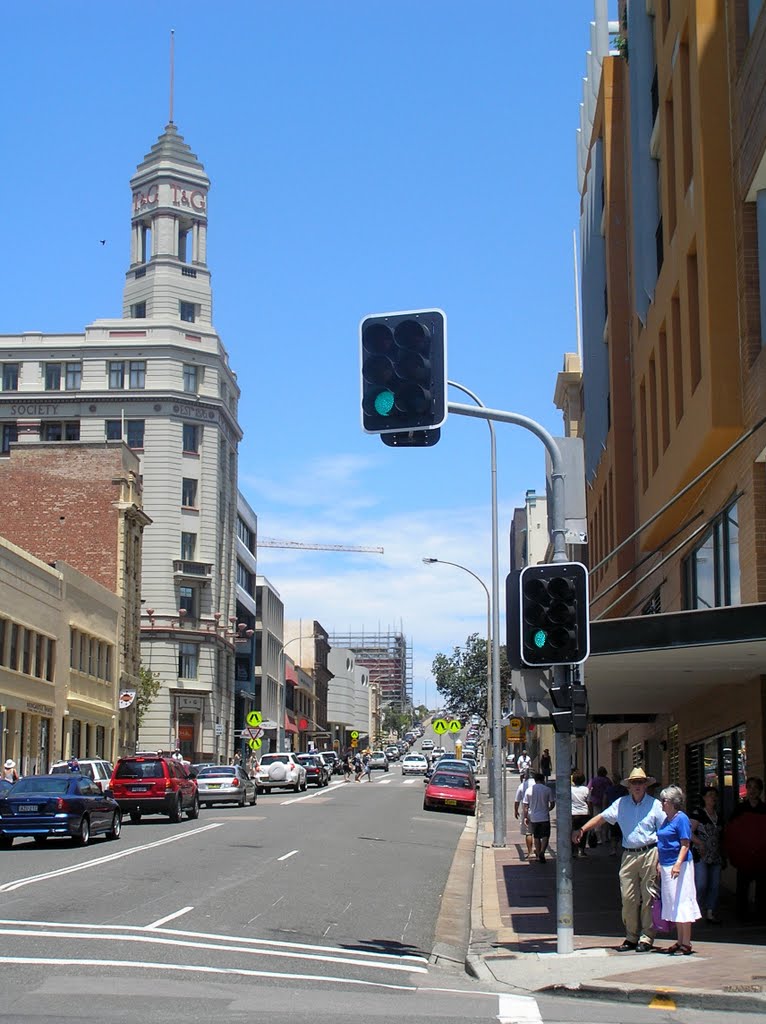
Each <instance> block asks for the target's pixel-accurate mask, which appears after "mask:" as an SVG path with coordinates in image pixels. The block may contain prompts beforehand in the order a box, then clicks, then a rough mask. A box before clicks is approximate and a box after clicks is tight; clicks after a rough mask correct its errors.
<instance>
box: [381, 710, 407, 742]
mask: <svg viewBox="0 0 766 1024" xmlns="http://www.w3.org/2000/svg"><path fill="white" fill-rule="evenodd" d="M411 722H412V715H411V714H409V712H402V711H397V710H396V708H393V707H390V706H389V707H387V708H385V709H384V711H383V732H384V733H386V734H387V735H390V734H391V733H396V735H397V736H403V735H404V734H405V732H407V729H408V728H409V726H410V723H411Z"/></svg>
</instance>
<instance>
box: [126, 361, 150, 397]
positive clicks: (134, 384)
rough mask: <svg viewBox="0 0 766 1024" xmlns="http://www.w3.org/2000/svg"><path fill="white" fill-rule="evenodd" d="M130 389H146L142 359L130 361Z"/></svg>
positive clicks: (144, 364)
mask: <svg viewBox="0 0 766 1024" xmlns="http://www.w3.org/2000/svg"><path fill="white" fill-rule="evenodd" d="M128 367H129V369H128V373H129V375H130V387H131V388H138V389H139V390H143V389H144V388H145V387H146V362H145V360H143V359H131V360H130V363H129V364H128Z"/></svg>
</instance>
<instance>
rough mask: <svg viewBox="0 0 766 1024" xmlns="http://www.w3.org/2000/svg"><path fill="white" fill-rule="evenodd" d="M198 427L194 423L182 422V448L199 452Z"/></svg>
mask: <svg viewBox="0 0 766 1024" xmlns="http://www.w3.org/2000/svg"><path fill="white" fill-rule="evenodd" d="M199 438H200V427H198V426H197V424H196V423H184V430H183V450H184V451H185V452H194V453H195V454H198V453H199Z"/></svg>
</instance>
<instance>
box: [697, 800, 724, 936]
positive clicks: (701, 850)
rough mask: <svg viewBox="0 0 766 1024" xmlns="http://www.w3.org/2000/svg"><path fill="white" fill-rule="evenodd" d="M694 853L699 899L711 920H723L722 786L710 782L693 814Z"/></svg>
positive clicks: (709, 922) (714, 921)
mask: <svg viewBox="0 0 766 1024" xmlns="http://www.w3.org/2000/svg"><path fill="white" fill-rule="evenodd" d="M690 820H691V825H692V857H693V858H694V884H695V886H696V887H697V900H698V902H699V903H700V910H701V911H702V913H703V916H704V919H705V921H706V922H707V923H708V924H720V923H721V921H720V919H719V917H718V913H717V912H718V892H719V889H720V884H721V871H722V869H723V867H724V856H723V849H722V838H723V823H722V822H721V816H720V814H719V812H718V789H717V788H716V787H715V786H708V787H707V788H706V789H705V791H704V793H703V794H702V806H701V807H699V808H697V810H695V811H694V812H693V813H692V815H691V819H690Z"/></svg>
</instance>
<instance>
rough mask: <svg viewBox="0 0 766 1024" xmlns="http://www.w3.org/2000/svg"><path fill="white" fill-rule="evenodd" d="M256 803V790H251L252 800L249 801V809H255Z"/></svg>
mask: <svg viewBox="0 0 766 1024" xmlns="http://www.w3.org/2000/svg"><path fill="white" fill-rule="evenodd" d="M257 803H258V790H257V789H254V790H253V799H252V800H251V801H250V806H251V807H255V805H256V804H257Z"/></svg>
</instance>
